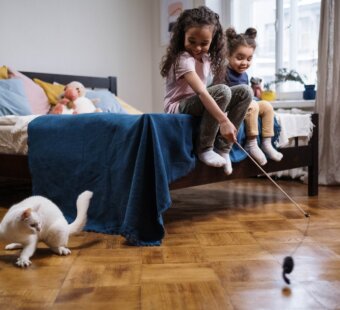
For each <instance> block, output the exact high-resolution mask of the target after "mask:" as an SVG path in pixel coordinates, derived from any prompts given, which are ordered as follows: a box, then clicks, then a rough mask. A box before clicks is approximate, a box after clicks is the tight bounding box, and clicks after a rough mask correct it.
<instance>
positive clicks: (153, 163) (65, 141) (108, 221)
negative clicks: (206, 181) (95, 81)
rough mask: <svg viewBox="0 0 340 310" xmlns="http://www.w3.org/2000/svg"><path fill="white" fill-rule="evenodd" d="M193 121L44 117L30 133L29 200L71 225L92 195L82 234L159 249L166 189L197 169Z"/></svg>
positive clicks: (31, 126)
mask: <svg viewBox="0 0 340 310" xmlns="http://www.w3.org/2000/svg"><path fill="white" fill-rule="evenodd" d="M193 122H194V120H193V118H192V117H191V116H189V115H167V114H143V115H122V114H104V113H100V114H81V115H58V116H56V115H46V116H41V117H38V118H36V119H35V120H33V121H32V122H31V123H30V124H29V128H28V137H29V140H28V143H29V153H28V155H29V164H30V169H31V174H32V184H33V194H34V195H43V196H45V197H48V198H49V199H51V200H52V201H54V202H55V203H56V204H57V205H58V206H60V208H61V210H62V212H63V214H64V215H65V217H66V218H67V220H68V221H69V222H70V221H72V220H73V219H74V218H75V216H76V208H75V202H76V199H77V196H78V195H79V194H80V193H81V192H82V191H84V190H91V191H93V192H94V195H93V198H92V201H91V205H90V208H89V213H88V222H87V224H86V226H85V230H88V231H95V232H100V233H110V234H121V235H122V236H124V237H126V239H127V240H128V242H130V243H132V244H134V245H159V244H160V242H161V240H162V238H163V236H164V227H163V221H162V213H163V212H164V211H166V210H167V209H168V208H169V206H170V204H171V198H170V191H169V186H168V184H169V183H170V182H172V181H173V180H175V179H177V178H180V177H182V176H184V175H186V174H188V173H189V172H190V171H191V170H192V169H193V168H194V166H195V156H194V154H193V148H192V130H193V127H194V126H193Z"/></svg>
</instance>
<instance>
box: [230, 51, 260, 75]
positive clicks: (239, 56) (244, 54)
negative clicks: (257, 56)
mask: <svg viewBox="0 0 340 310" xmlns="http://www.w3.org/2000/svg"><path fill="white" fill-rule="evenodd" d="M253 54H254V48H252V47H250V46H244V45H241V46H239V47H238V48H237V49H236V51H235V52H234V53H233V54H232V55H231V56H228V61H229V64H228V65H229V67H230V68H231V69H233V70H234V71H236V72H237V73H243V72H245V71H246V70H247V69H248V68H249V67H250V65H251V62H252V60H253Z"/></svg>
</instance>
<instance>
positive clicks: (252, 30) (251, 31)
mask: <svg viewBox="0 0 340 310" xmlns="http://www.w3.org/2000/svg"><path fill="white" fill-rule="evenodd" d="M244 34H245V35H246V36H248V37H249V38H252V39H255V38H256V35H257V30H256V29H255V28H248V29H247V30H246V32H245V33H244Z"/></svg>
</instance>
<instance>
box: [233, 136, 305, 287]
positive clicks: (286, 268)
mask: <svg viewBox="0 0 340 310" xmlns="http://www.w3.org/2000/svg"><path fill="white" fill-rule="evenodd" d="M235 143H236V145H237V146H238V147H239V148H240V149H241V150H242V151H243V152H244V153H245V154H246V155H247V156H248V157H249V158H250V160H251V161H252V162H253V163H254V164H255V165H256V166H257V167H258V168H259V169H260V170H261V171H262V172H263V173H264V174H265V176H266V177H267V178H268V179H269V180H270V181H271V182H272V183H273V184H274V185H275V186H276V187H277V188H278V189H279V190H280V191H281V192H282V193H283V194H284V195H285V196H286V197H287V198H288V199H289V200H290V201H291V202H292V203H293V204H294V206H295V207H296V208H297V209H298V210H299V211H300V212H301V213H302V214H303V215H304V217H305V218H306V219H307V220H308V222H307V225H306V229H305V231H304V234H303V238H302V239H301V240H300V242H299V243H298V245H297V246H296V247H295V249H294V251H293V252H292V254H291V255H290V256H286V257H285V258H284V260H283V264H282V269H283V270H282V277H283V280H284V281H285V282H286V283H287V284H290V280H289V279H288V278H287V274H289V273H291V272H292V271H293V269H294V260H293V257H292V256H293V254H294V253H295V251H296V250H297V249H298V248H299V246H300V245H301V243H302V241H303V240H304V238H305V236H306V233H307V230H308V226H309V220H310V214H309V213H308V212H306V211H305V210H303V209H302V208H301V207H300V206H299V205H298V204H297V202H296V201H295V200H294V199H293V198H292V197H290V196H289V195H288V194H287V193H286V192H285V191H284V189H283V188H282V187H281V186H280V185H279V184H277V183H276V182H275V181H274V180H273V179H272V177H271V176H270V175H269V174H268V173H267V172H266V171H265V170H264V169H263V168H262V167H261V166H260V165H259V164H258V163H257V162H256V161H255V159H254V158H253V157H252V156H251V155H250V154H249V153H248V152H247V151H246V150H245V149H244V148H243V147H242V146H241V145H240V144H239V143H238V142H237V141H236V142H235Z"/></svg>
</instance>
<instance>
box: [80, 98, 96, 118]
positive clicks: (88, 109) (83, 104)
mask: <svg viewBox="0 0 340 310" xmlns="http://www.w3.org/2000/svg"><path fill="white" fill-rule="evenodd" d="M74 104H75V105H76V112H77V114H82V113H93V112H97V108H96V107H95V105H94V104H93V102H92V101H91V100H90V99H88V98H86V97H79V98H77V99H76V100H75V101H74Z"/></svg>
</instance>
